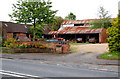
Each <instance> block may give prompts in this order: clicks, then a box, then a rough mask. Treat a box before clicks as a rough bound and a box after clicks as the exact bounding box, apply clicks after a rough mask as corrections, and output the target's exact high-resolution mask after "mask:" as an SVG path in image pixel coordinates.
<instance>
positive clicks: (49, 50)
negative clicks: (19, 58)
mask: <svg viewBox="0 0 120 79" xmlns="http://www.w3.org/2000/svg"><path fill="white" fill-rule="evenodd" d="M3 51H6V52H7V53H11V52H15V53H54V52H55V50H54V49H53V48H43V49H40V48H17V49H3Z"/></svg>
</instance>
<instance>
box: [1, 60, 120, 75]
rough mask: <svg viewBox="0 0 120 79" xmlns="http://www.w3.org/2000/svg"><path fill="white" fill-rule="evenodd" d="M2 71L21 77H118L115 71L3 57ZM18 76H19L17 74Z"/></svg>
mask: <svg viewBox="0 0 120 79" xmlns="http://www.w3.org/2000/svg"><path fill="white" fill-rule="evenodd" d="M0 71H2V72H3V73H5V75H10V74H14V75H12V76H16V75H19V76H21V77H25V76H26V77H118V74H117V73H114V72H103V71H95V70H87V69H79V68H72V67H65V66H60V65H51V64H45V63H37V62H31V61H19V60H11V59H2V70H0ZM16 77H17V76H16Z"/></svg>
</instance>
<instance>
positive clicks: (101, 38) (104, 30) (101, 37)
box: [99, 29, 108, 43]
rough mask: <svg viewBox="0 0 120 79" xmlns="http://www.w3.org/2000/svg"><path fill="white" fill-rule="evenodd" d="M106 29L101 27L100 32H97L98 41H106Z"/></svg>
mask: <svg viewBox="0 0 120 79" xmlns="http://www.w3.org/2000/svg"><path fill="white" fill-rule="evenodd" d="M106 30H107V29H103V30H102V32H101V33H99V42H100V43H106V38H108V35H107V33H106Z"/></svg>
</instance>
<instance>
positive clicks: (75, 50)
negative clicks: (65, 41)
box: [69, 47, 79, 53]
mask: <svg viewBox="0 0 120 79" xmlns="http://www.w3.org/2000/svg"><path fill="white" fill-rule="evenodd" d="M76 52H79V51H78V47H70V51H69V53H76Z"/></svg>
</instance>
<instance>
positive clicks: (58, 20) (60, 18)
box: [51, 16, 64, 31]
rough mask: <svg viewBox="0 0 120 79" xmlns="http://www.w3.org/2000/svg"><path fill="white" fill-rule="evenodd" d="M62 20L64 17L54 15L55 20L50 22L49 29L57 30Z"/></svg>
mask: <svg viewBox="0 0 120 79" xmlns="http://www.w3.org/2000/svg"><path fill="white" fill-rule="evenodd" d="M63 21H64V19H63V18H62V17H60V16H56V17H55V21H54V22H53V23H52V25H51V26H52V27H51V30H53V31H57V30H58V29H59V28H60V26H61V23H62V22H63Z"/></svg>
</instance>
